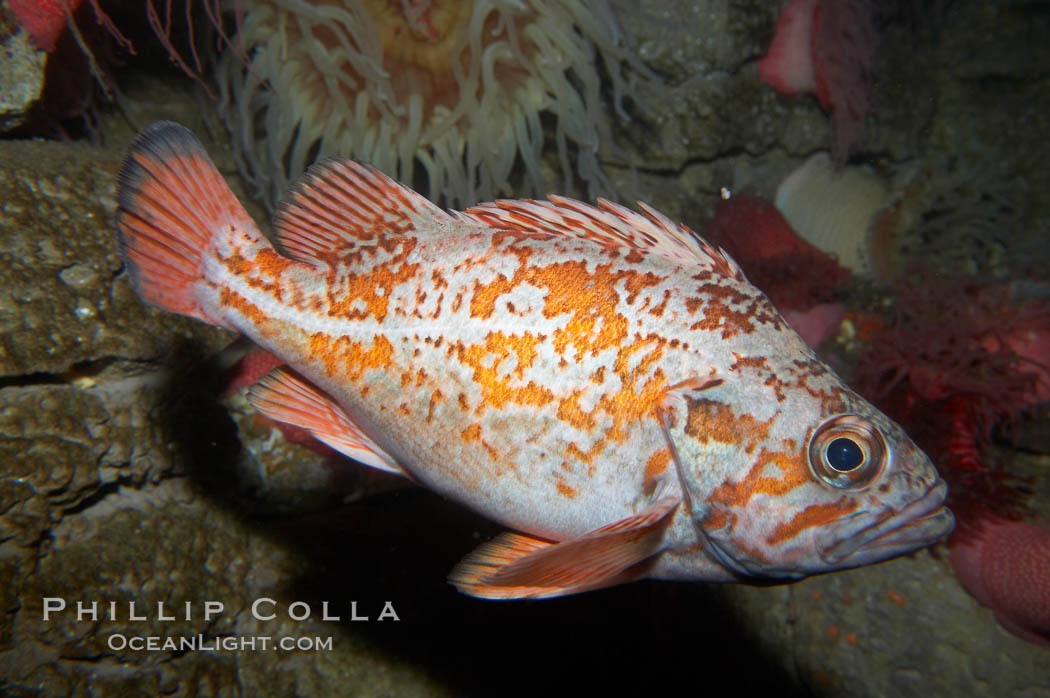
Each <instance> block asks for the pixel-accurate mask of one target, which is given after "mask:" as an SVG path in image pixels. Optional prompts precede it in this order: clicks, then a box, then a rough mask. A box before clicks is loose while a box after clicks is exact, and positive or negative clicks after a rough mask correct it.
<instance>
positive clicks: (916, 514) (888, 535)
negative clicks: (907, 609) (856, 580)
mask: <svg viewBox="0 0 1050 698" xmlns="http://www.w3.org/2000/svg"><path fill="white" fill-rule="evenodd" d="M947 496H948V485H946V484H945V483H944V481H943V480H941V481H938V482H937V484H935V485H934V486H933V487H931V488H930V489H928V490H927V491H926V493H925V494H923V496H921V497H919V498H918V499H916V500H915V501H913V502H911V503H910V504H908V505H907V506H905V507H904V508H903V509H901V510H900V511H897V512H896V513H891V515H890V516H886V515H881V516H875V517H874V521H870V522H862V521H857V522H855V523H861V524H862V526H861V527H860V528H859V530H857V531H855V532H853V533H852V535H848V536H847V537H846V538H845V540H842V541H840V542H839V543H837V544H835V545H833V546H832V547H830V548H828V549H826V550H825V551H824V552H823V553H822V554H821V558H822V559H823V560H824V561H825V562H827V563H828V564H831V565H838V566H841V565H842V563H843V562H845V561H846V560H847V559H849V565H850V566H860V565H866V564H869V563H872V562H878V561H880V560H885V559H887V558H891V557H895V556H897V555H903V554H904V553H909V552H912V551H913V550H917V549H919V548H924V547H926V546H927V545H930V544H932V543H934V542H936V541H937V540H938V539H940V538H942V537H944V536H946V535H948V534H949V533H951V531H952V529H953V528H955V517H954V516H953V515H952V513H951V512H950V511H949V510H948V508H947V507H945V506H944V500H945V498H946V497H947ZM860 518H861V519H863V518H867V517H863V516H862V517H860ZM863 524H866V525H863Z"/></svg>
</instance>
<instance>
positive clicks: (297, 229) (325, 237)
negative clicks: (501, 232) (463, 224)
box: [273, 158, 454, 262]
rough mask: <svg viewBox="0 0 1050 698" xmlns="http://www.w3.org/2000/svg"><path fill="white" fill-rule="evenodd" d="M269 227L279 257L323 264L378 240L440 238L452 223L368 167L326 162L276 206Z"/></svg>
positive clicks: (422, 199)
mask: <svg viewBox="0 0 1050 698" xmlns="http://www.w3.org/2000/svg"><path fill="white" fill-rule="evenodd" d="M273 223H274V230H275V236H276V243H277V248H278V249H279V250H280V251H281V252H282V253H283V254H285V255H287V256H288V257H291V258H293V259H296V260H299V261H302V262H325V261H326V260H327V258H328V257H329V256H330V255H332V254H335V253H338V252H340V251H343V250H348V249H352V248H353V247H354V246H355V245H358V244H361V243H365V242H374V241H375V240H376V238H377V236H378V235H380V234H386V235H389V234H390V233H412V234H415V235H419V236H426V235H433V234H445V233H447V232H448V230H449V226H450V225H451V224H453V223H454V219H453V217H452V216H450V215H449V214H448V213H446V212H445V211H443V210H441V209H440V208H438V207H437V206H435V205H434V204H433V203H431V202H430V201H429V200H427V198H426V197H424V196H423V195H422V194H418V193H416V192H414V191H412V190H411V189H409V188H408V187H405V186H402V185H401V184H398V183H397V182H395V181H394V180H393V179H391V178H390V177H387V176H386V175H385V174H383V173H382V172H380V171H379V170H377V169H376V168H374V167H372V166H371V165H365V164H363V163H360V162H356V161H354V160H343V159H336V158H330V159H328V160H323V161H321V162H319V163H317V164H315V165H312V166H311V167H310V169H309V170H307V171H306V173H305V174H304V175H303V176H302V177H300V178H299V180H298V181H297V182H296V183H295V184H293V185H292V187H291V189H289V190H288V192H287V193H286V194H285V195H284V197H283V198H282V199H281V201H280V203H278V204H277V211H276V213H275V214H274V220H273Z"/></svg>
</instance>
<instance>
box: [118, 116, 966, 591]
mask: <svg viewBox="0 0 1050 698" xmlns="http://www.w3.org/2000/svg"><path fill="white" fill-rule="evenodd" d="M640 206H641V209H642V212H641V213H635V212H633V211H630V210H628V209H626V208H624V207H621V206H619V205H617V204H613V203H610V202H605V201H599V204H598V207H591V206H588V205H586V204H583V203H581V202H577V201H573V200H571V199H566V198H562V197H551V200H550V201H547V202H539V201H497V202H493V203H490V204H483V205H480V206H477V207H474V208H472V209H468V210H467V211H465V212H458V213H457V212H452V213H448V212H444V211H442V210H441V209H439V208H437V207H436V206H434V205H433V204H432V203H430V202H429V201H427V200H426V199H425V198H423V197H421V196H419V195H418V194H416V193H415V192H412V191H411V190H409V189H406V188H404V187H402V186H400V185H398V184H397V183H396V182H394V181H392V180H390V179H389V178H387V177H386V176H385V175H382V174H381V173H379V172H378V171H376V170H374V169H371V168H369V167H367V166H364V165H361V164H359V163H354V162H351V161H339V160H334V161H327V162H325V163H322V164H320V165H316V166H314V167H313V168H311V170H310V172H308V173H307V175H305V176H304V178H303V179H302V180H300V182H299V183H297V184H296V185H295V186H294V187H293V188H292V190H291V191H290V192H289V193H288V195H287V196H286V197H285V199H284V200H283V201H282V203H281V204H280V205H279V206H278V210H277V214H276V216H275V221H274V227H275V230H276V234H275V239H276V248H275V247H274V246H273V245H271V244H270V242H269V241H268V240H267V239H266V238H265V237H263V236H262V234H261V233H260V232H259V231H258V228H257V227H256V226H255V224H254V223H253V222H252V221H251V220H250V218H249V217H248V216H247V214H246V213H245V212H244V211H243V208H242V207H241V206H240V204H239V203H238V202H237V201H236V199H235V198H234V197H233V195H232V194H231V193H230V192H229V190H228V188H227V187H226V185H225V183H224V182H223V181H222V178H221V176H220V175H219V174H218V172H217V171H215V169H214V166H213V165H212V164H211V162H210V160H209V159H208V158H207V155H206V154H205V153H204V150H203V147H202V146H201V145H200V143H199V142H198V141H196V139H195V138H194V137H193V136H192V134H190V133H189V132H188V131H186V130H185V129H182V128H181V127H179V126H178V125H176V124H171V123H167V122H162V123H159V124H156V125H154V126H151V127H150V128H148V129H146V130H145V131H144V132H143V133H141V134H140V135H139V136H138V137H137V138H136V140H135V142H133V143H132V145H131V147H130V148H129V153H128V156H127V158H126V160H125V163H124V166H123V167H122V170H121V174H120V189H119V210H118V216H117V228H118V231H119V232H120V235H121V247H122V251H123V254H124V257H125V260H126V261H127V265H128V269H129V272H130V275H131V278H132V281H133V283H134V284H135V287H136V289H137V290H138V292H139V294H140V295H141V296H142V297H143V298H144V300H147V301H148V302H151V303H154V304H156V305H159V306H161V307H165V308H168V309H170V310H174V311H176V312H182V313H184V314H188V315H191V316H194V317H198V318H200V319H202V320H205V321H207V322H212V323H214V324H218V325H221V326H224V327H228V328H230V329H233V330H235V331H238V332H241V333H243V334H245V335H247V336H248V337H250V338H251V339H252V340H254V341H255V342H256V343H258V344H259V345H260V346H262V347H264V348H265V349H267V350H268V351H270V352H272V353H274V354H275V355H277V356H278V357H280V358H281V359H283V360H284V361H285V362H286V363H287V364H288V366H289V367H290V368H287V369H278V370H277V371H276V372H275V373H274V374H271V375H270V376H267V377H266V378H264V379H263V381H261V383H260V385H259V386H256V388H253V390H252V393H251V396H250V398H251V401H252V403H253V404H254V405H255V406H256V407H257V408H258V409H260V410H261V411H262V412H263V413H265V414H267V415H269V416H271V417H273V418H275V419H278V420H280V421H286V422H289V423H291V424H294V425H296V426H300V427H304V428H306V429H308V430H310V431H311V433H313V434H314V435H315V436H317V438H319V439H321V440H322V441H324V442H325V443H328V444H329V445H331V446H333V447H334V448H336V449H337V450H340V451H342V452H343V453H346V454H347V455H350V456H351V457H354V458H356V459H358V460H360V461H361V462H363V463H365V464H367V465H370V466H372V467H377V468H381V469H385V470H389V471H391V472H397V473H400V474H402V475H405V476H406V477H409V478H411V479H412V480H414V481H416V482H418V483H420V484H422V485H424V486H426V487H428V488H430V489H433V490H435V491H437V492H439V493H441V494H442V495H444V496H446V497H449V498H451V499H453V500H455V501H458V502H461V503H463V504H465V505H467V506H469V507H471V508H472V509H474V510H475V511H478V512H479V513H481V514H483V515H485V516H488V517H490V518H493V519H495V520H498V521H501V522H503V523H504V524H506V525H508V526H510V527H511V528H514V529H516V530H517V531H519V532H520V533H507V534H504V535H502V536H500V537H498V538H497V539H494V540H493V541H490V542H489V543H486V544H484V545H483V546H482V547H481V548H479V549H478V550H477V551H475V552H474V553H472V554H471V555H470V556H468V558H467V559H466V560H464V562H463V563H461V565H460V566H459V567H458V568H457V569H456V570H455V571H453V574H452V577H451V579H452V581H453V583H454V584H456V586H457V587H458V588H460V589H461V590H462V591H464V592H466V593H469V594H473V595H476V596H481V597H486V598H523V597H549V596H558V595H564V594H568V593H575V592H578V591H584V590H587V589H593V588H597V587H601V586H609V585H611V584H617V583H620V582H623V581H629V580H631V579H636V578H639V577H643V576H653V577H661V578H669V579H694V580H710V581H731V580H746V579H749V578H752V577H774V578H794V577H800V576H804V575H805V574H812V573H816V572H824V571H829V570H831V569H839V568H843V567H851V566H856V565H858V564H867V563H869V562H874V561H877V560H880V559H884V558H886V557H890V556H893V555H896V554H900V553H902V552H907V551H910V550H913V549H915V548H918V547H921V546H923V545H927V544H929V543H931V542H933V541H935V540H937V539H938V538H939V537H940V536H942V535H944V534H945V533H946V532H947V531H948V530H950V529H951V526H952V518H951V514H950V512H948V511H947V509H945V508H944V507H943V506H942V504H943V500H944V496H945V486H944V484H943V482H942V481H941V480H940V478H939V477H938V475H937V473H936V471H935V470H934V468H933V466H932V464H930V462H929V460H928V459H927V458H926V456H925V455H924V454H923V453H922V452H921V451H920V450H919V449H918V448H917V447H916V446H915V445H914V444H913V443H912V442H911V440H910V439H908V437H907V436H906V435H905V434H904V433H903V432H902V431H901V430H900V428H899V427H898V426H897V425H896V424H894V423H893V422H892V421H890V420H889V419H888V418H886V417H885V416H884V415H882V414H881V413H879V412H878V411H877V410H876V409H875V408H874V407H872V406H871V405H870V404H868V403H867V402H866V401H864V400H863V399H862V398H860V397H859V396H857V395H856V394H854V393H852V392H851V391H850V390H849V389H848V388H847V387H846V386H845V385H844V384H843V383H842V382H841V380H840V379H839V378H838V377H837V376H836V375H835V374H834V373H833V372H832V371H831V370H830V369H828V368H827V367H826V366H825V365H824V364H823V363H821V362H820V361H819V360H818V359H817V358H816V357H815V355H814V354H813V352H812V351H811V350H810V349H809V348H808V347H806V345H805V344H804V343H803V342H802V341H801V339H800V338H799V337H798V335H797V334H796V333H795V332H794V331H793V330H791V328H790V327H789V326H788V325H787V324H786V323H785V321H784V320H783V319H782V317H781V316H780V315H779V314H778V313H777V311H776V310H775V309H774V308H773V306H772V305H771V304H770V302H769V301H768V299H766V297H765V296H764V295H763V294H762V293H761V291H759V290H758V289H757V288H755V287H754V286H753V285H751V284H750V283H749V282H748V281H747V279H746V278H745V277H744V275H743V273H742V272H741V271H740V269H739V268H738V267H737V265H736V264H735V262H733V261H732V259H730V258H729V257H728V256H727V255H725V253H724V252H722V251H721V250H719V249H717V248H715V247H712V246H710V245H708V244H707V243H706V242H704V241H703V240H702V239H700V238H698V237H696V236H695V235H694V234H693V233H692V232H691V231H689V230H688V228H685V227H684V226H681V225H679V224H675V223H673V222H672V221H670V220H669V219H667V218H666V217H664V216H663V215H662V214H660V213H658V212H656V211H654V210H653V209H651V208H649V207H646V206H644V205H640Z"/></svg>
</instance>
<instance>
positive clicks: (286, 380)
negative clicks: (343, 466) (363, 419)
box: [248, 368, 410, 477]
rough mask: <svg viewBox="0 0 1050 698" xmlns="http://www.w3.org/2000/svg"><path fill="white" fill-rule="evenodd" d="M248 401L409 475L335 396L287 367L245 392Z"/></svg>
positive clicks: (357, 456) (365, 459)
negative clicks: (359, 424)
mask: <svg viewBox="0 0 1050 698" xmlns="http://www.w3.org/2000/svg"><path fill="white" fill-rule="evenodd" d="M248 402H250V403H251V405H252V407H254V408H255V409H257V410H259V411H260V412H262V413H263V414H264V415H266V416H267V417H269V418H270V419H273V420H276V421H278V422H284V423H285V424H291V425H292V426H296V427H301V428H303V429H306V430H307V431H309V432H310V434H312V435H313V437H314V438H315V439H317V440H318V441H320V442H322V443H324V444H327V445H329V446H331V447H332V448H334V449H335V450H336V451H339V452H340V453H342V454H343V455H344V456H349V457H350V458H353V459H354V460H356V461H359V462H361V463H364V464H365V465H368V466H371V467H373V468H376V469H377V470H385V471H387V472H388V473H394V474H395V475H402V476H405V477H410V476H409V475H408V473H406V472H405V471H404V470H403V469H402V468H401V466H400V465H398V464H397V461H395V460H394V459H393V458H392V457H391V456H390V455H389V454H388V453H387V452H386V451H384V450H383V449H382V448H380V447H379V446H378V445H377V444H376V443H375V442H374V441H372V439H370V438H369V437H368V435H367V434H365V433H364V432H363V431H361V429H360V427H358V426H357V425H356V424H354V422H353V420H351V419H350V417H349V416H348V415H347V414H346V411H345V410H343V408H342V407H341V406H340V405H339V404H338V403H337V402H335V400H333V399H332V398H330V397H328V396H327V395H325V394H324V393H322V392H321V391H320V390H318V389H317V388H316V387H314V386H313V385H311V384H310V383H307V382H306V380H304V379H303V378H300V377H299V376H297V375H296V374H294V373H292V372H291V371H289V370H288V369H285V368H278V369H274V370H273V371H270V372H269V373H267V374H266V375H265V376H263V377H262V378H261V379H260V380H259V382H258V383H256V384H255V385H253V386H252V388H251V390H250V391H249V392H248Z"/></svg>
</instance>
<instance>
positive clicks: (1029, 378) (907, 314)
mask: <svg viewBox="0 0 1050 698" xmlns="http://www.w3.org/2000/svg"><path fill="white" fill-rule="evenodd" d="M931 277H932V275H931V274H924V273H921V272H913V273H912V274H910V275H909V276H908V278H909V279H911V280H910V281H906V282H904V283H902V284H901V285H900V287H899V288H898V295H897V305H896V311H895V316H894V318H893V319H892V320H891V321H890V322H889V323H888V324H887V325H886V326H885V327H884V328H883V329H881V330H878V329H876V330H875V331H873V332H872V337H871V338H870V343H869V344H868V346H867V349H866V350H865V351H864V353H863V354H862V355H861V357H860V359H859V361H858V364H857V369H856V373H855V377H854V385H855V387H856V388H857V390H858V391H859V392H861V393H862V394H864V395H865V396H867V397H868V398H869V399H871V400H872V401H873V402H874V403H875V404H876V405H877V406H879V407H880V408H881V409H882V410H883V411H885V412H886V413H887V414H888V415H890V416H891V417H892V418H894V419H895V420H897V421H898V422H899V423H900V424H901V425H902V426H903V427H904V428H905V429H906V430H907V431H908V433H909V434H910V435H911V436H912V438H914V439H915V441H916V442H917V443H918V444H919V445H920V446H921V447H922V448H923V449H924V450H925V451H926V452H927V453H928V454H929V455H930V457H931V458H932V459H933V461H934V463H936V464H937V466H938V468H939V470H940V472H941V474H942V475H943V476H944V477H945V479H946V480H947V481H948V482H949V484H950V485H951V486H952V493H951V496H950V506H951V507H952V509H953V511H954V512H955V513H956V517H957V519H958V524H959V526H958V531H957V534H956V535H963V536H965V535H967V533H968V532H969V531H970V530H971V527H972V525H973V524H974V522H976V521H977V520H978V519H980V518H982V517H984V516H988V515H991V514H993V513H994V514H996V515H999V516H1006V517H1008V518H1019V517H1020V516H1021V515H1022V514H1023V512H1024V508H1023V507H1022V506H1021V502H1022V494H1021V492H1020V490H1019V486H1020V485H1022V484H1023V483H1022V482H1021V481H1019V480H1017V479H1016V478H1013V477H1011V475H1010V473H1009V471H1008V468H1007V466H1006V464H1004V463H1002V462H998V461H994V460H990V459H989V458H988V457H987V456H986V455H984V447H985V446H987V445H988V443H989V442H990V441H991V439H992V437H993V436H994V435H995V434H997V433H999V434H1004V433H1009V429H1010V427H1011V426H1012V425H1014V424H1015V423H1016V422H1017V420H1018V419H1019V418H1020V417H1021V415H1022V413H1023V412H1024V411H1026V410H1028V409H1030V408H1032V407H1034V406H1035V405H1038V404H1039V403H1041V402H1043V401H1044V400H1045V396H1046V395H1047V392H1046V390H1047V384H1046V381H1047V374H1046V371H1045V366H1043V365H1042V364H1041V363H1040V361H1039V358H1040V356H1041V353H1040V352H1042V351H1043V344H1042V343H1041V342H1040V338H1041V337H1043V336H1045V333H1046V330H1047V328H1048V327H1050V310H1048V309H1047V308H1045V307H1043V306H1042V305H1041V304H1039V303H1033V302H1028V303H1026V302H1022V301H1020V300H1018V299H1017V298H1016V297H1015V294H1014V291H1013V289H1012V287H1011V286H1010V285H1007V284H1000V283H991V282H986V281H981V280H955V281H941V282H938V281H931V280H930V279H931Z"/></svg>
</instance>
